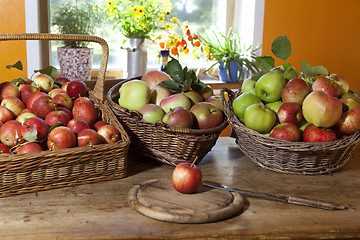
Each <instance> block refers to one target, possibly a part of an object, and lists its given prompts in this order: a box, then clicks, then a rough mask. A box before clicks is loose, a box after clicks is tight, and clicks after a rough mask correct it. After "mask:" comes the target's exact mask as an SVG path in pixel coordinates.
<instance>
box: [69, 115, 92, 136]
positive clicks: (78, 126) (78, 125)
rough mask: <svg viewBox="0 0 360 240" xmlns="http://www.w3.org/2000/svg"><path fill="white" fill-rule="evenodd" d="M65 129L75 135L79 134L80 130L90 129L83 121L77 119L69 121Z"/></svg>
mask: <svg viewBox="0 0 360 240" xmlns="http://www.w3.org/2000/svg"><path fill="white" fill-rule="evenodd" d="M67 127H68V128H70V129H71V130H72V131H73V132H74V133H75V134H79V132H81V131H82V130H84V129H88V128H90V126H89V124H88V123H87V122H86V121H85V120H83V119H79V118H73V119H71V120H70V121H69V123H68V124H67Z"/></svg>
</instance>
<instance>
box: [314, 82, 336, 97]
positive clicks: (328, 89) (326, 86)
mask: <svg viewBox="0 0 360 240" xmlns="http://www.w3.org/2000/svg"><path fill="white" fill-rule="evenodd" d="M312 90H313V91H322V92H323V93H325V94H326V95H327V96H329V97H336V98H338V97H340V95H341V87H340V85H339V84H337V83H336V82H335V81H333V80H332V79H330V78H326V77H320V78H318V79H316V80H315V81H314V83H313V84H312Z"/></svg>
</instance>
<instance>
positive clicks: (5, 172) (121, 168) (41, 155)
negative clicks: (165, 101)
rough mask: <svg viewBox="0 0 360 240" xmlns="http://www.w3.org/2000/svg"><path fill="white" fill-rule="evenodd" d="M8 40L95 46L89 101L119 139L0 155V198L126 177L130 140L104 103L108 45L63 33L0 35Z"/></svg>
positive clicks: (99, 40)
mask: <svg viewBox="0 0 360 240" xmlns="http://www.w3.org/2000/svg"><path fill="white" fill-rule="evenodd" d="M9 40H61V41H62V40H68V41H89V42H96V43H99V44H100V45H101V47H102V59H101V65H100V71H99V76H98V79H97V82H96V85H95V88H94V90H90V89H89V98H90V99H91V100H92V101H93V102H94V104H95V107H96V108H97V109H98V111H99V112H100V114H101V117H102V119H103V120H105V121H107V122H109V123H110V124H112V125H113V126H115V127H116V128H117V129H118V130H119V132H120V137H121V139H120V140H119V141H118V142H116V143H113V144H101V145H96V146H92V147H75V148H68V149H61V150H55V151H50V150H47V151H42V152H36V153H27V154H20V155H9V156H7V155H0V197H8V196H13V195H18V194H24V193H30V192H38V191H43V190H50V189H55V188H61V187H69V186H74V185H79V184H86V183H92V182H100V181H105V180H113V179H118V178H123V177H125V176H126V169H127V153H128V148H129V146H130V139H129V137H128V135H127V134H126V132H125V130H124V128H123V127H122V125H121V124H120V122H119V121H118V119H117V117H116V116H115V115H114V113H113V112H112V110H111V107H110V105H109V103H107V102H106V101H104V100H103V99H104V96H106V95H105V93H104V79H105V72H106V65H107V59H108V52H109V50H108V45H107V43H106V41H105V40H103V39H102V38H99V37H96V36H84V35H63V34H47V33H40V34H33V33H18V34H0V41H9Z"/></svg>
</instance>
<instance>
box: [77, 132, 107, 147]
mask: <svg viewBox="0 0 360 240" xmlns="http://www.w3.org/2000/svg"><path fill="white" fill-rule="evenodd" d="M77 143H78V146H79V147H84V146H94V145H98V144H101V143H102V138H101V136H100V134H99V133H98V132H97V131H95V130H94V129H90V128H88V129H84V130H82V131H81V132H79V134H78V136H77Z"/></svg>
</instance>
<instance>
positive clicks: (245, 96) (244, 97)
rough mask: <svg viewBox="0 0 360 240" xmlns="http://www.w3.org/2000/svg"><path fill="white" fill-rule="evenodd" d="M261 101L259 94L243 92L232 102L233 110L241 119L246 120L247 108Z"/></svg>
mask: <svg viewBox="0 0 360 240" xmlns="http://www.w3.org/2000/svg"><path fill="white" fill-rule="evenodd" d="M260 102H261V99H260V98H259V97H258V96H256V95H254V94H252V93H242V94H240V95H239V96H237V97H236V98H235V99H234V101H233V103H232V107H233V111H234V113H235V114H236V116H237V117H238V118H239V120H240V121H241V122H244V112H245V110H246V108H247V107H249V106H251V105H253V104H255V103H260Z"/></svg>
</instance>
